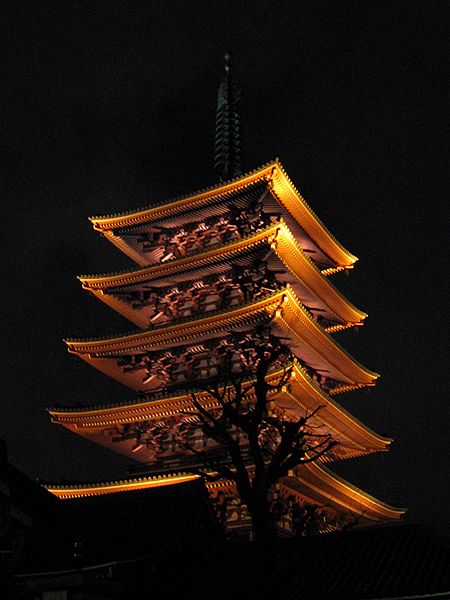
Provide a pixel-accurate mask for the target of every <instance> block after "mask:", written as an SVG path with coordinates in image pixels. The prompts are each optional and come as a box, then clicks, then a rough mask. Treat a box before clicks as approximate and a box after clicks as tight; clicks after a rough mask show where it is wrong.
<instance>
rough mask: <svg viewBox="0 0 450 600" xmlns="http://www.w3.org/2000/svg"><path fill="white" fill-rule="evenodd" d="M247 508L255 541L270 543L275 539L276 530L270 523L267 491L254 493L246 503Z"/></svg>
mask: <svg viewBox="0 0 450 600" xmlns="http://www.w3.org/2000/svg"><path fill="white" fill-rule="evenodd" d="M247 508H248V511H249V513H250V516H251V518H252V524H253V532H254V535H255V542H257V543H258V544H266V543H268V544H270V543H272V542H273V541H274V540H275V539H276V532H275V529H274V527H273V524H272V518H271V513H270V504H269V501H268V499H267V492H262V493H260V494H255V495H254V498H252V500H251V501H249V502H248V503H247Z"/></svg>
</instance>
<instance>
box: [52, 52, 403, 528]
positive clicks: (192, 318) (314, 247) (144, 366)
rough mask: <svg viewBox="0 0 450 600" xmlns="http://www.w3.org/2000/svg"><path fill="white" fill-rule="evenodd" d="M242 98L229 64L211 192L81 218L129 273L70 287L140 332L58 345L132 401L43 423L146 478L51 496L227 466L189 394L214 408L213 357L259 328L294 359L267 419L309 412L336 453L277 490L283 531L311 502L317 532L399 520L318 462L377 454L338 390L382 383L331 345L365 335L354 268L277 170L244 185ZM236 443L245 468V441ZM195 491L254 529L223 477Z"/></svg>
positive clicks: (151, 483)
mask: <svg viewBox="0 0 450 600" xmlns="http://www.w3.org/2000/svg"><path fill="white" fill-rule="evenodd" d="M238 102H239V90H238V89H237V86H236V85H235V83H234V81H233V80H232V79H231V76H230V56H229V55H226V64H225V75H224V78H223V80H222V83H221V86H220V88H219V95H218V110H217V128H216V150H215V165H216V171H217V174H218V177H219V179H220V181H221V182H220V183H219V184H218V185H216V186H213V187H210V188H207V189H205V190H201V191H200V192H197V193H194V194H191V195H187V196H184V197H181V198H178V199H175V200H172V201H168V202H164V203H161V204H159V205H154V206H151V207H149V208H143V209H139V210H136V211H131V212H126V213H121V214H115V215H107V216H102V217H93V218H91V221H92V224H93V226H94V229H95V230H97V231H99V232H100V233H101V234H102V235H103V236H104V237H105V238H106V239H108V240H109V241H110V242H112V243H113V244H114V245H115V246H116V247H117V248H118V249H119V250H120V251H121V252H124V253H125V254H126V255H127V256H129V257H130V258H131V259H132V260H133V261H134V262H135V263H137V265H138V266H137V267H135V268H132V269H130V270H128V271H125V272H121V273H112V274H106V275H105V274H102V275H83V276H80V277H79V279H80V281H81V283H82V285H83V288H84V289H85V290H87V291H88V292H90V293H91V294H93V295H94V296H96V297H97V298H98V299H99V300H101V301H102V302H104V303H105V304H107V305H108V306H109V307H110V308H112V309H113V310H115V311H117V312H118V313H120V314H121V315H122V316H124V317H125V318H126V319H128V320H129V321H130V322H131V323H133V324H134V325H135V326H137V327H138V330H137V331H136V330H135V331H134V332H132V333H130V334H127V335H119V336H114V337H108V338H101V339H88V340H79V339H69V340H66V343H67V347H68V350H69V352H71V353H73V354H75V355H76V356H78V357H79V358H81V359H82V360H84V361H86V362H87V363H89V364H90V365H91V366H93V367H95V368H97V369H98V370H99V371H102V372H103V373H105V374H106V375H108V376H110V377H112V378H114V379H116V380H117V381H119V382H121V383H122V384H124V385H126V386H128V387H129V388H131V389H133V390H134V391H135V392H136V393H137V399H136V400H135V401H134V402H132V403H120V401H114V402H112V403H111V405H108V406H99V405H93V406H91V407H90V408H64V409H61V408H57V409H56V408H55V409H51V410H50V414H51V418H52V420H53V422H55V423H58V424H60V425H62V426H64V427H66V428H67V429H69V430H71V431H73V432H74V433H76V434H78V435H81V436H83V437H85V438H87V439H89V440H91V441H93V442H95V443H97V444H100V445H102V446H105V447H106V448H109V449H111V450H113V451H116V452H119V453H121V454H123V455H125V456H127V457H129V458H130V459H132V460H133V461H136V462H135V464H140V465H141V469H140V473H138V471H139V468H136V470H135V471H136V473H138V474H136V475H135V476H131V477H128V478H127V479H124V480H122V481H114V482H99V483H93V484H90V485H86V484H82V485H81V484H80V485H72V486H67V485H64V486H57V485H54V486H48V489H49V490H50V491H51V492H52V493H54V494H55V495H57V496H59V497H61V498H74V497H80V496H86V495H94V494H105V493H114V492H116V493H118V492H126V491H128V490H133V489H140V488H152V487H158V486H168V485H177V484H182V483H183V482H187V481H190V480H192V479H195V478H198V477H199V475H198V471H199V468H200V467H204V464H202V463H201V462H199V454H198V453H196V452H195V450H197V451H199V452H200V453H201V454H204V453H206V455H207V456H209V457H211V459H212V462H213V461H215V463H216V464H218V461H219V462H223V463H226V462H227V461H229V456H228V455H227V453H226V452H225V451H224V448H221V447H220V445H219V444H218V443H216V442H215V441H214V440H212V439H210V438H208V437H207V436H205V435H204V433H203V430H202V427H201V422H199V419H198V417H197V416H196V413H197V410H196V408H195V406H194V403H193V399H192V394H194V397H195V399H196V400H197V401H198V403H199V404H200V405H202V406H203V407H204V408H205V409H206V410H208V411H216V410H220V405H219V404H218V402H217V400H215V399H214V397H213V396H212V395H211V394H209V393H208V392H207V391H204V389H205V386H206V387H207V386H208V385H214V384H217V385H220V382H221V381H223V379H224V375H226V373H225V372H224V370H225V369H226V364H227V365H228V368H230V363H229V362H228V363H226V361H225V360H224V357H230V356H232V357H238V356H239V352H241V351H242V348H245V347H246V345H248V344H251V343H252V335H254V332H255V331H256V330H258V328H259V329H261V328H265V329H266V330H270V333H271V334H272V335H274V336H275V337H276V338H279V339H283V341H284V343H285V344H287V345H288V346H289V348H290V350H291V352H292V355H293V357H294V358H293V363H292V364H291V367H290V370H289V373H290V375H289V381H286V382H285V385H283V386H282V387H279V386H278V387H276V386H274V388H273V389H271V391H270V392H269V395H268V398H267V405H268V411H269V414H270V413H272V414H274V415H276V416H277V418H278V419H285V420H288V421H293V420H295V421H298V420H299V419H301V418H302V417H305V415H309V419H308V427H309V428H310V431H314V433H315V434H316V435H322V436H330V437H331V438H332V439H333V441H335V442H337V444H336V445H333V447H332V449H330V451H329V452H327V453H325V454H324V455H323V456H322V457H321V458H320V460H318V461H315V462H309V463H308V464H304V465H301V466H299V467H297V468H296V469H294V470H292V471H290V472H289V474H288V476H286V477H284V478H283V479H281V480H280V481H279V483H278V485H277V486H276V489H275V490H274V501H276V502H278V503H282V504H283V506H284V507H285V510H284V511H282V516H280V519H279V522H278V526H279V528H280V529H281V530H285V531H286V532H289V531H292V530H293V529H295V528H294V523H293V520H294V513H295V511H296V510H297V516H298V514H299V512H298V511H299V507H301V510H302V511H305V510H306V511H307V507H308V506H309V507H311V506H315V507H321V508H320V519H319V521H320V522H319V527H318V529H319V531H330V530H333V529H336V528H340V527H342V526H345V525H346V524H349V523H352V522H353V523H354V522H356V521H358V522H359V523H362V524H365V523H376V522H378V521H382V520H388V519H398V518H400V516H401V515H402V514H403V512H404V511H403V510H399V509H396V508H393V507H391V506H388V505H387V504H385V503H384V502H381V501H379V500H377V499H375V498H373V497H371V496H370V495H368V494H366V493H365V492H363V491H362V490H359V489H358V488H356V487H354V486H352V485H351V484H349V483H348V482H346V481H344V480H342V479H341V478H340V477H338V476H336V475H335V474H333V472H332V471H331V470H330V469H328V467H327V466H325V463H328V464H330V463H332V462H333V461H336V460H344V459H348V458H353V457H357V456H363V455H366V454H371V453H374V452H385V451H387V450H388V449H389V445H390V443H391V440H390V439H387V438H384V437H381V436H380V435H377V434H376V433H374V432H373V431H371V430H370V429H369V428H368V427H366V426H365V425H364V424H362V423H361V422H359V421H358V420H357V419H356V418H355V417H353V416H352V415H350V414H349V413H348V412H347V411H346V410H344V409H343V408H342V407H341V406H340V405H339V404H338V402H337V398H338V396H339V395H340V394H342V393H345V392H347V391H349V390H354V389H358V388H362V387H366V386H373V385H374V384H375V382H376V379H377V378H378V375H377V374H376V373H374V372H372V371H370V370H369V369H367V368H365V367H364V366H362V365H361V364H359V363H358V362H357V361H356V360H355V359H354V358H352V357H351V356H350V355H349V354H348V353H347V352H346V351H345V350H344V349H343V348H342V347H341V346H340V345H339V344H338V343H337V342H336V340H335V339H334V337H333V334H335V333H336V332H338V331H339V330H342V329H346V328H349V327H359V326H361V325H362V324H363V322H364V319H365V317H366V316H367V315H366V314H365V313H364V312H363V311H361V310H359V309H358V308H356V307H355V306H353V305H352V304H351V303H350V302H349V301H348V300H347V299H346V298H345V297H344V296H343V295H342V294H341V293H340V292H339V291H338V290H337V289H336V288H335V287H334V285H333V284H332V283H331V281H330V276H331V275H333V274H334V273H336V272H338V271H343V270H349V269H352V268H353V266H354V264H355V262H356V260H357V258H356V257H355V256H353V255H352V254H351V253H350V252H348V251H347V250H346V249H345V248H344V247H343V246H342V245H341V244H340V243H339V242H338V241H337V240H336V239H335V238H334V237H333V235H332V234H331V233H330V232H329V231H328V229H327V228H326V227H325V225H324V224H323V223H322V222H321V221H320V219H319V218H318V217H317V216H316V215H315V213H314V212H313V211H312V209H311V208H310V207H309V206H308V204H307V203H306V202H305V200H304V199H303V198H302V196H301V195H300V193H299V192H298V190H297V189H296V188H295V186H294V184H293V183H292V181H291V180H290V179H289V177H288V175H287V174H286V172H285V170H284V169H283V167H282V165H281V164H280V162H279V161H278V159H276V160H274V161H272V162H270V163H268V164H266V165H264V166H262V167H260V168H258V169H256V170H254V171H252V172H250V173H247V174H244V175H241V166H240V164H241V144H240V137H239V133H240V132H239V111H238ZM233 360H234V358H233ZM231 368H233V362H232V363H231ZM282 372H283V366H282V365H279V368H278V371H277V368H275V369H273V370H272V371H271V372H270V373H269V375H268V379H269V382H270V380H272V381H273V382H276V381H279V380H280V373H282ZM202 390H203V391H202ZM319 407H320V408H319ZM318 409H319V410H318ZM239 441H240V444H241V449H242V453H243V456H244V459H246V460H248V461H249V462H248V468H249V469H251V468H252V465H251V457H250V456H245V453H246V440H245V439H240V440H239ZM193 450H194V451H193ZM206 486H207V489H208V491H209V493H210V496H211V498H212V500H213V501H214V503H215V506H216V509H217V513H218V515H220V517H221V519H222V521H223V523H224V524H225V525H226V526H227V527H228V528H236V529H242V528H245V527H248V526H249V517H248V515H247V514H246V512H245V506H243V505H240V503H239V500H238V498H237V494H236V489H235V487H234V484H233V483H232V482H231V481H228V480H224V479H222V480H219V481H214V482H206ZM316 523H317V520H316Z"/></svg>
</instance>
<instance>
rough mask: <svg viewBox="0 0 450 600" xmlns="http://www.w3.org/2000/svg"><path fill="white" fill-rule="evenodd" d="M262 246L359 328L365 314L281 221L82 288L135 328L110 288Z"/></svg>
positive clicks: (88, 279)
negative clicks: (321, 269) (208, 247)
mask: <svg viewBox="0 0 450 600" xmlns="http://www.w3.org/2000/svg"><path fill="white" fill-rule="evenodd" d="M261 243H269V244H270V245H271V246H272V248H273V251H274V252H275V253H276V254H277V255H278V257H279V259H280V260H281V261H282V262H283V263H284V265H285V266H286V268H287V269H289V271H290V272H291V273H292V274H293V275H294V276H295V277H296V278H297V279H298V280H299V282H301V284H302V285H305V286H306V287H307V288H308V289H309V290H310V291H311V293H312V294H313V295H315V296H316V297H317V298H320V301H321V302H323V303H324V304H325V305H326V306H328V308H329V309H330V310H331V312H332V313H334V314H335V315H337V316H338V319H342V321H343V322H344V323H345V324H350V323H358V324H360V323H361V322H362V321H363V320H364V319H365V318H366V317H367V314H366V313H365V312H363V311H361V310H359V309H358V308H356V307H355V306H354V305H353V304H352V303H351V302H349V300H347V299H346V298H345V297H344V296H343V294H341V292H340V291H339V290H337V288H335V287H334V286H333V284H332V283H331V282H330V281H329V280H328V279H327V278H326V277H324V276H323V275H322V274H321V272H320V270H319V269H318V268H317V267H316V265H315V264H314V262H313V261H312V260H311V259H310V258H309V257H308V256H307V255H306V254H305V253H304V252H303V250H302V249H301V248H300V246H299V245H298V243H297V241H296V240H295V237H294V236H293V234H292V232H291V231H290V230H289V227H288V226H287V224H286V223H285V222H284V221H283V220H280V222H279V223H277V224H276V225H273V226H271V227H268V228H267V229H265V230H263V231H261V232H259V233H256V234H254V235H252V236H251V237H248V238H245V239H243V240H239V241H237V242H236V241H234V242H232V243H229V244H227V245H226V246H220V247H217V248H214V249H212V250H209V251H206V252H202V253H200V254H197V255H194V256H190V257H186V258H182V259H178V260H174V261H171V262H169V263H166V264H158V265H155V266H151V267H146V268H140V269H133V270H130V271H126V272H122V273H116V274H114V273H112V274H109V275H108V274H102V275H80V276H79V277H78V279H79V280H80V281H81V283H82V285H83V288H84V289H86V290H88V291H89V292H91V293H92V294H94V295H95V296H96V297H97V298H99V299H100V300H102V301H103V302H105V303H106V304H108V305H109V306H111V308H113V309H114V310H117V311H118V312H120V313H121V314H122V315H123V316H125V317H126V318H128V319H130V320H131V321H133V322H134V323H136V324H137V325H138V326H142V323H141V321H140V315H139V314H136V313H135V312H134V311H133V310H132V309H131V308H130V307H128V305H127V304H126V303H125V302H123V301H121V300H119V299H117V298H115V297H114V295H109V294H107V293H106V294H105V293H104V290H106V289H107V288H110V287H119V286H124V285H131V284H138V283H141V282H144V281H149V280H151V279H153V278H158V279H161V278H163V277H166V276H167V277H169V276H171V275H173V274H174V273H179V272H181V271H183V270H186V269H189V270H190V271H193V270H195V269H197V268H198V269H199V268H201V267H204V266H206V265H208V264H212V263H213V262H214V261H216V260H218V259H220V258H222V259H223V258H224V257H227V256H230V260H231V258H232V257H233V255H235V254H236V253H238V252H239V251H242V250H243V249H245V248H251V247H254V246H256V245H258V244H261Z"/></svg>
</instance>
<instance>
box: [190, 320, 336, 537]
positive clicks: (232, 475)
mask: <svg viewBox="0 0 450 600" xmlns="http://www.w3.org/2000/svg"><path fill="white" fill-rule="evenodd" d="M293 360H294V356H293V354H292V352H291V350H290V349H289V347H288V346H287V345H286V344H285V343H284V342H283V341H282V340H281V339H280V338H278V337H277V336H275V335H274V334H273V333H272V332H271V326H270V323H268V324H267V325H266V326H262V327H258V328H256V329H255V330H253V331H252V332H250V333H248V334H246V335H244V336H242V335H241V336H234V337H233V336H232V337H231V341H230V343H229V344H228V345H227V347H226V351H225V352H224V354H223V356H222V357H221V361H220V372H221V373H222V375H221V377H218V378H216V380H215V381H214V382H213V383H207V384H202V383H201V389H202V390H204V391H207V392H208V394H209V396H210V397H211V398H212V399H214V400H215V403H214V404H215V406H216V407H217V408H216V409H210V408H208V409H207V408H205V403H204V402H201V401H200V400H199V397H198V395H197V394H195V393H192V403H193V405H194V407H195V410H196V414H197V416H198V419H199V421H200V426H201V429H202V431H203V433H204V435H205V436H206V437H207V438H209V439H211V440H214V441H215V442H216V443H217V444H218V446H219V447H220V449H221V450H222V451H223V452H224V453H225V455H226V460H225V461H222V460H217V457H214V455H212V454H211V453H209V452H207V451H206V450H202V451H200V450H196V449H194V448H193V447H189V449H190V451H191V452H192V453H194V454H195V455H196V456H197V458H198V459H199V462H200V463H201V464H202V465H203V468H201V469H199V470H198V473H200V474H201V475H202V476H203V477H204V478H205V479H207V480H209V481H211V480H219V479H227V480H230V481H232V482H233V483H234V484H235V486H236V490H237V492H238V494H239V496H240V499H241V501H242V502H243V503H245V504H246V505H247V508H248V512H249V514H250V517H251V519H252V525H253V530H254V534H255V540H258V541H263V540H268V539H272V538H273V537H274V536H275V535H276V534H275V529H274V527H273V519H272V515H271V506H270V497H269V495H270V490H271V488H272V486H274V484H275V483H276V482H277V481H279V480H280V479H281V478H282V477H285V476H286V475H288V474H289V472H290V471H291V470H292V469H294V468H295V467H297V466H299V465H302V464H305V463H309V462H312V461H316V460H317V459H319V458H320V457H321V456H323V455H324V454H325V453H326V452H328V451H329V450H330V449H331V448H332V447H333V446H335V445H336V444H337V442H336V441H335V440H333V439H332V438H331V435H330V434H323V433H317V432H316V433H315V432H314V428H313V427H312V426H311V423H310V420H311V419H312V417H313V416H314V415H315V414H316V413H317V411H318V410H319V409H320V406H318V407H317V408H316V409H315V410H314V411H313V412H310V413H308V414H305V415H304V416H302V417H301V418H300V419H298V420H296V421H292V420H288V419H286V418H284V417H283V415H282V414H276V411H273V410H271V406H270V396H272V393H273V392H276V391H281V390H282V389H283V387H284V386H286V385H288V384H289V380H290V378H291V374H292V369H293ZM274 373H277V376H276V377H275V380H274V377H273V374H274Z"/></svg>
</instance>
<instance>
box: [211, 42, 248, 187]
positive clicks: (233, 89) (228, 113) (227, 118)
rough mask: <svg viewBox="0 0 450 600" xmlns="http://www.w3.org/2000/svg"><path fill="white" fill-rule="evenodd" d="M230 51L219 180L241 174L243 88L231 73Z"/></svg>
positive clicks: (221, 96)
mask: <svg viewBox="0 0 450 600" xmlns="http://www.w3.org/2000/svg"><path fill="white" fill-rule="evenodd" d="M231 59H232V55H231V52H225V74H224V76H223V77H222V81H221V83H220V86H219V93H218V97H217V114H216V140H215V156H214V167H215V171H216V173H217V175H218V176H219V178H220V181H226V180H227V179H232V178H233V177H238V176H239V175H241V174H242V167H241V128H240V115H239V99H240V90H239V88H238V86H237V85H236V82H235V81H234V79H233V77H232V75H231Z"/></svg>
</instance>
